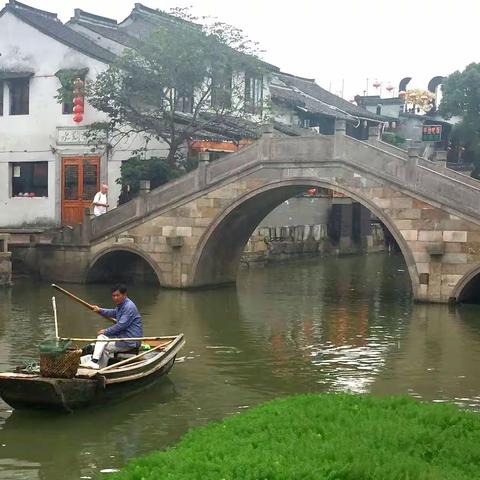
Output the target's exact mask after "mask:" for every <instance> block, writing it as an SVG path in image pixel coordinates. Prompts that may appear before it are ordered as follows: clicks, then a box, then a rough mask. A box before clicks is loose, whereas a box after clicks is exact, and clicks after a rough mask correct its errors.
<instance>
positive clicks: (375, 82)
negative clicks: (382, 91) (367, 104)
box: [372, 80, 381, 88]
mask: <svg viewBox="0 0 480 480" xmlns="http://www.w3.org/2000/svg"><path fill="white" fill-rule="evenodd" d="M372 85H373V86H374V87H375V88H378V87H380V85H381V83H380V82H379V81H378V80H375V81H374V82H373V83H372Z"/></svg>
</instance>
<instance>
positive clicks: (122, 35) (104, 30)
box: [67, 18, 138, 48]
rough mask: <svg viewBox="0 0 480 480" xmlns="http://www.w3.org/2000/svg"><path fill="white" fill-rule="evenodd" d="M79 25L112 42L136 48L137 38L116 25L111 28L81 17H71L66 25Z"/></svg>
mask: <svg viewBox="0 0 480 480" xmlns="http://www.w3.org/2000/svg"><path fill="white" fill-rule="evenodd" d="M74 23H76V24H77V25H81V26H82V27H85V28H88V29H89V30H91V31H92V32H95V33H98V34H99V35H101V36H102V37H105V38H108V39H109V40H113V41H114V42H117V43H119V44H120V45H123V46H125V47H128V48H136V47H137V46H138V40H137V39H136V38H134V37H132V36H130V35H128V33H127V32H125V31H122V30H119V29H118V28H117V27H115V28H111V27H106V26H103V25H95V24H93V23H90V22H84V21H82V20H81V19H79V20H77V19H75V18H73V19H71V20H70V21H69V22H68V24H67V25H70V24H74Z"/></svg>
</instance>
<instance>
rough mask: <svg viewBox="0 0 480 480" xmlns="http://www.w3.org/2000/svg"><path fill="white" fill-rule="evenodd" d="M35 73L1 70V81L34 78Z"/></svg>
mask: <svg viewBox="0 0 480 480" xmlns="http://www.w3.org/2000/svg"><path fill="white" fill-rule="evenodd" d="M33 75H34V72H12V71H9V70H0V80H14V79H16V78H30V77H33Z"/></svg>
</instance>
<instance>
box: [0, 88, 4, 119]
mask: <svg viewBox="0 0 480 480" xmlns="http://www.w3.org/2000/svg"><path fill="white" fill-rule="evenodd" d="M3 90H4V89H3V80H0V117H1V116H2V115H3Z"/></svg>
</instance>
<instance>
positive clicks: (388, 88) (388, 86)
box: [387, 83, 393, 92]
mask: <svg viewBox="0 0 480 480" xmlns="http://www.w3.org/2000/svg"><path fill="white" fill-rule="evenodd" d="M387 90H388V91H389V92H391V91H392V90H393V85H392V84H390V83H389V84H388V85H387Z"/></svg>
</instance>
